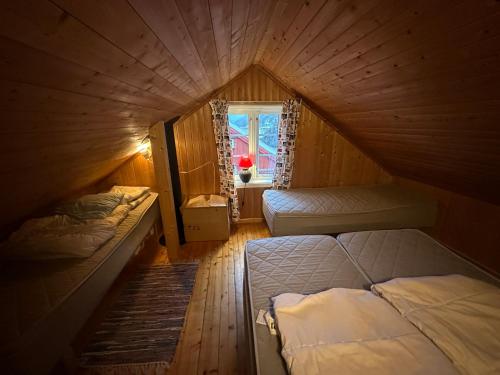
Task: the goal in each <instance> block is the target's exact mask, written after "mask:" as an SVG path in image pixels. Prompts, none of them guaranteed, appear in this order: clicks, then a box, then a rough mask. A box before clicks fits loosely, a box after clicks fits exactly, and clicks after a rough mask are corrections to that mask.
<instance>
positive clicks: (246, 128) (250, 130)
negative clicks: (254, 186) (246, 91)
mask: <svg viewBox="0 0 500 375" xmlns="http://www.w3.org/2000/svg"><path fill="white" fill-rule="evenodd" d="M280 114H281V106H279V105H278V106H277V105H229V113H228V118H229V131H230V138H231V147H232V151H233V167H234V171H235V176H237V175H238V172H239V167H238V162H239V160H240V157H241V156H244V155H248V156H249V157H250V159H252V162H253V164H254V166H253V167H252V169H251V171H252V176H253V177H252V182H255V183H258V182H270V180H271V179H272V177H273V173H274V167H275V165H276V149H277V146H278V126H279V121H280Z"/></svg>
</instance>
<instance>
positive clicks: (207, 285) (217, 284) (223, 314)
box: [169, 223, 270, 374]
mask: <svg viewBox="0 0 500 375" xmlns="http://www.w3.org/2000/svg"><path fill="white" fill-rule="evenodd" d="M269 236H270V233H269V230H268V229H267V226H266V225H265V224H263V223H259V224H240V225H236V226H233V229H232V231H231V237H230V239H229V241H226V242H192V243H189V244H186V245H184V246H183V249H182V250H183V258H184V259H199V261H200V267H199V269H198V274H197V277H196V284H195V288H194V291H193V296H192V298H191V303H190V305H189V309H188V313H187V316H186V321H185V325H184V331H183V333H182V336H181V339H180V342H179V345H178V346H177V352H176V355H175V359H174V363H173V366H172V369H171V371H170V372H169V374H244V373H245V363H246V355H247V352H246V351H247V349H246V338H245V330H244V323H243V263H244V261H243V251H244V248H245V242H246V241H247V240H251V239H256V238H263V237H269Z"/></svg>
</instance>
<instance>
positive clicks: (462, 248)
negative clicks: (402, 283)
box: [394, 177, 500, 275]
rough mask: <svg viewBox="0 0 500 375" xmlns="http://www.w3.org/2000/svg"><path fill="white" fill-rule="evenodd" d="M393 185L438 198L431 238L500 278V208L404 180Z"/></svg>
mask: <svg viewBox="0 0 500 375" xmlns="http://www.w3.org/2000/svg"><path fill="white" fill-rule="evenodd" d="M394 182H395V183H396V184H398V185H401V186H404V187H407V188H410V189H414V190H417V191H421V192H423V193H426V194H429V195H431V196H433V197H434V198H435V199H437V201H438V202H439V217H438V220H437V222H436V225H435V226H434V227H433V228H432V229H430V230H429V231H428V233H429V234H430V235H431V236H433V237H434V238H436V239H437V240H438V241H440V242H442V243H443V244H445V245H447V246H448V247H450V248H451V249H453V250H455V251H457V252H458V253H460V254H462V255H464V256H466V257H468V258H469V259H471V260H473V261H475V262H476V263H478V264H480V265H481V266H482V267H484V268H487V269H489V270H490V271H492V272H494V273H496V274H497V275H500V248H499V244H500V231H499V223H500V206H497V205H494V204H491V203H487V202H484V201H480V200H477V199H474V198H471V197H466V196H464V195H461V194H457V193H453V192H451V191H448V190H444V189H440V188H438V187H435V186H431V185H426V184H423V183H420V182H417V181H413V180H409V179H405V178H401V177H397V178H395V179H394Z"/></svg>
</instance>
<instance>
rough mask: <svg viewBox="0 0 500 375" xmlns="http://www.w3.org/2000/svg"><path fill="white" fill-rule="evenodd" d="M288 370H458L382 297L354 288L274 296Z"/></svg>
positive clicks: (363, 372) (309, 373)
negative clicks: (305, 294)
mask: <svg viewBox="0 0 500 375" xmlns="http://www.w3.org/2000/svg"><path fill="white" fill-rule="evenodd" d="M274 310H275V315H276V323H277V326H278V329H279V332H280V336H281V341H282V344H283V349H282V355H283V357H284V359H285V361H286V363H287V367H288V370H289V371H290V373H291V374H292V375H302V374H304V375H306V374H307V375H312V374H350V375H356V374H359V375H366V374H398V375H399V374H422V375H423V374H457V371H456V370H455V368H454V367H453V365H452V364H451V362H450V361H449V360H448V358H446V356H445V355H444V354H443V353H442V352H441V351H440V350H439V349H438V348H437V347H436V346H434V345H433V344H432V343H431V342H430V341H429V339H427V338H426V337H425V336H424V335H423V334H422V333H420V332H419V331H418V330H417V329H416V328H415V327H414V326H413V325H412V324H410V323H409V322H408V321H406V320H405V319H404V318H403V317H401V315H400V314H399V313H398V312H397V311H396V310H395V309H394V308H392V307H391V306H390V304H389V303H387V302H386V301H384V300H383V299H381V298H379V297H376V296H375V295H374V294H372V293H370V292H368V291H364V290H355V289H342V288H337V289H330V290H327V291H325V292H321V293H318V294H312V295H308V296H303V295H300V294H289V293H287V294H284V295H280V296H278V297H275V298H274Z"/></svg>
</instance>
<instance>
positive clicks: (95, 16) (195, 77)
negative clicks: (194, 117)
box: [0, 0, 274, 231]
mask: <svg viewBox="0 0 500 375" xmlns="http://www.w3.org/2000/svg"><path fill="white" fill-rule="evenodd" d="M273 5H274V2H273V1H265V0H259V1H252V2H251V3H247V2H235V5H234V6H232V2H231V1H218V0H213V1H212V0H211V1H205V2H200V1H175V0H157V1H126V0H110V1H98V0H89V1H77V0H53V1H47V0H41V1H38V0H36V1H34V0H20V1H15V2H2V3H1V4H0V82H1V85H0V112H1V114H2V126H1V127H0V133H1V134H2V135H1V139H0V154H1V157H0V160H1V162H0V176H1V179H2V181H5V182H7V183H4V184H2V185H3V186H2V188H1V191H0V193H1V196H2V197H3V198H2V200H1V202H0V203H1V204H2V213H3V214H2V218H1V219H0V231H3V230H4V229H5V228H9V229H11V228H12V225H15V223H18V222H19V220H20V219H22V218H24V217H26V216H28V215H30V214H32V213H33V212H35V211H37V210H39V209H41V208H42V207H45V206H46V205H48V204H50V203H51V202H53V201H56V200H59V199H62V198H63V197H66V196H68V194H71V193H72V192H77V191H80V189H82V188H83V187H85V186H89V185H92V184H94V183H96V181H99V180H101V179H102V178H103V177H105V176H106V175H108V174H109V173H110V172H112V171H113V170H115V169H116V168H117V167H118V166H119V165H120V163H123V161H124V160H127V159H128V158H129V157H130V156H131V155H133V153H134V152H135V150H136V147H137V146H138V145H139V144H140V142H141V141H142V139H143V138H144V137H145V136H146V135H147V134H148V128H149V126H150V125H151V124H153V123H155V122H157V121H159V120H168V119H170V118H172V117H174V116H175V115H180V114H182V113H184V112H185V111H186V110H188V109H190V108H192V107H193V106H194V105H197V103H200V102H202V101H203V100H202V98H204V97H205V96H207V95H208V94H209V93H210V92H212V91H214V90H216V89H217V88H219V87H220V86H222V85H223V84H224V83H226V82H227V81H228V80H229V79H232V78H234V77H235V76H236V75H237V74H238V73H239V72H241V71H243V70H244V69H245V68H247V67H248V66H250V64H251V63H252V62H253V60H254V56H255V53H256V50H257V46H258V43H259V41H260V39H261V38H262V34H263V32H264V30H265V26H266V24H267V19H268V18H269V16H268V14H269V12H268V10H269V9H270V7H272V6H273ZM124 25H125V26H124ZM128 169H129V168H128V167H124V170H128ZM123 173H127V172H123ZM114 177H117V178H121V177H126V176H125V175H124V174H123V175H122V176H121V177H120V176H117V175H116V174H115V175H114ZM128 177H130V176H128ZM128 177H126V178H125V179H126V180H128V179H129V178H128ZM5 230H7V229H5Z"/></svg>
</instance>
